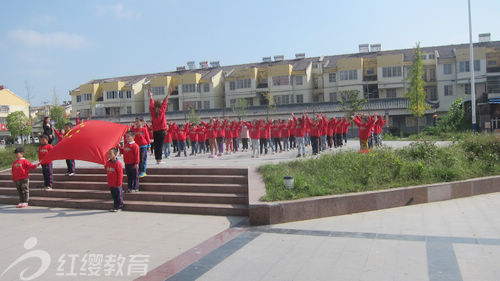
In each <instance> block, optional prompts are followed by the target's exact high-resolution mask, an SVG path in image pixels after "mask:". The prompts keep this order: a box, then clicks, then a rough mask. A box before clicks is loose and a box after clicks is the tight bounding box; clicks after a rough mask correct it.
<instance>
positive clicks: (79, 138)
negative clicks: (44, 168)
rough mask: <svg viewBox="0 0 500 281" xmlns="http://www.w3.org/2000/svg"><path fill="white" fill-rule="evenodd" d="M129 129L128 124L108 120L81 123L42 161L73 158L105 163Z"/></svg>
mask: <svg viewBox="0 0 500 281" xmlns="http://www.w3.org/2000/svg"><path fill="white" fill-rule="evenodd" d="M127 130H128V126H126V125H121V124H116V123H111V122H106V121H98V120H94V121H88V122H84V123H81V124H79V125H77V126H75V127H73V129H71V130H70V131H69V132H68V133H66V135H65V136H64V138H63V139H62V140H61V141H60V142H59V143H58V144H57V145H56V146H54V148H53V149H52V150H50V151H49V153H47V155H45V157H44V158H43V159H42V160H41V161H40V162H41V163H42V164H44V163H47V162H50V161H53V160H60V159H72V160H83V161H89V162H94V163H98V164H103V165H104V164H105V163H106V161H108V151H109V150H110V149H111V148H113V147H116V145H117V144H118V142H119V141H120V139H121V138H122V137H123V135H124V134H125V133H126V132H127Z"/></svg>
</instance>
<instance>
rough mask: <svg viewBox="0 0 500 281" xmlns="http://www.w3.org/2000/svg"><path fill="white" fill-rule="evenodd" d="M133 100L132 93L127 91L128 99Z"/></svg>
mask: <svg viewBox="0 0 500 281" xmlns="http://www.w3.org/2000/svg"><path fill="white" fill-rule="evenodd" d="M131 98H132V91H127V99H131Z"/></svg>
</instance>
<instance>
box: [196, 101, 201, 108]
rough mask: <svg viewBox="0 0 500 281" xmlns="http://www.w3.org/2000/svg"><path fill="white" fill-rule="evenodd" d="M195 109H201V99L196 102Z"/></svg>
mask: <svg viewBox="0 0 500 281" xmlns="http://www.w3.org/2000/svg"><path fill="white" fill-rule="evenodd" d="M196 109H201V101H197V102H196Z"/></svg>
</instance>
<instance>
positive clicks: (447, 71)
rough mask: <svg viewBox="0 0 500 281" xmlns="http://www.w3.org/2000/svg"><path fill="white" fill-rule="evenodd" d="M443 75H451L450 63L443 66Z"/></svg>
mask: <svg viewBox="0 0 500 281" xmlns="http://www.w3.org/2000/svg"><path fill="white" fill-rule="evenodd" d="M443 74H446V75H450V74H452V73H451V63H446V64H443Z"/></svg>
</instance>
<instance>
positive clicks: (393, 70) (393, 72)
mask: <svg viewBox="0 0 500 281" xmlns="http://www.w3.org/2000/svg"><path fill="white" fill-rule="evenodd" d="M400 76H401V66H390V67H382V77H400Z"/></svg>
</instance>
